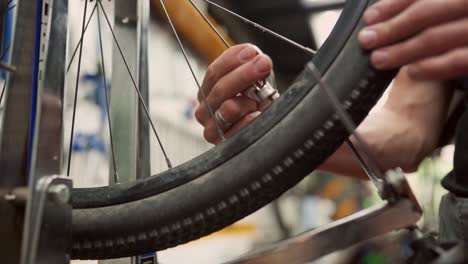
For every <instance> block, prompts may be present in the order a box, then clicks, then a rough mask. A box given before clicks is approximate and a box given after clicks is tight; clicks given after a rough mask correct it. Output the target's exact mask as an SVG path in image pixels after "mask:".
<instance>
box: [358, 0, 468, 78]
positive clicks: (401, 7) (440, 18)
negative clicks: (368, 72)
mask: <svg viewBox="0 0 468 264" xmlns="http://www.w3.org/2000/svg"><path fill="white" fill-rule="evenodd" d="M364 20H365V21H366V23H367V24H368V26H367V27H366V28H364V29H363V30H362V31H361V32H360V34H359V41H360V43H361V45H362V46H363V47H364V48H367V49H374V51H373V52H372V55H371V62H372V64H373V65H374V66H375V67H376V68H378V69H390V68H396V67H400V66H403V65H409V67H408V73H409V74H410V76H411V77H413V78H417V79H432V80H436V79H438V80H443V79H450V78H453V77H459V76H463V75H468V0H381V1H379V2H377V3H376V4H374V5H373V6H371V7H370V8H369V9H368V10H367V11H366V12H365V13H364Z"/></svg>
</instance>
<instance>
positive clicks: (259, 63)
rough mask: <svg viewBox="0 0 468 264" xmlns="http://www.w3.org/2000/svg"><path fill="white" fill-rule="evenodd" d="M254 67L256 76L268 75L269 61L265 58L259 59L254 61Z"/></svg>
mask: <svg viewBox="0 0 468 264" xmlns="http://www.w3.org/2000/svg"><path fill="white" fill-rule="evenodd" d="M254 67H255V71H256V72H257V73H258V74H264V73H269V72H270V70H271V64H270V61H269V60H268V59H267V58H265V57H259V59H258V60H256V61H255V64H254Z"/></svg>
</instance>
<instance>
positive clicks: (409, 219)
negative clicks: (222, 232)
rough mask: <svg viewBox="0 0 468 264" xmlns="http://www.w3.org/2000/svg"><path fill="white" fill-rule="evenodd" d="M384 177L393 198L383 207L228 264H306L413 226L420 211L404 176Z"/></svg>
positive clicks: (392, 174) (366, 211) (370, 209)
mask: <svg viewBox="0 0 468 264" xmlns="http://www.w3.org/2000/svg"><path fill="white" fill-rule="evenodd" d="M385 177H386V178H387V181H386V182H387V185H386V186H385V187H384V188H385V190H386V192H388V193H391V194H392V195H390V197H392V199H390V200H388V201H387V202H386V203H385V204H382V205H377V206H374V207H371V208H369V209H366V210H363V211H360V212H357V213H355V214H353V215H350V216H348V217H345V218H343V219H341V220H338V221H335V222H332V223H330V224H328V225H325V226H323V227H320V228H317V229H314V230H311V231H308V232H305V233H303V234H301V235H299V236H297V237H294V238H291V239H289V240H286V241H282V242H279V243H275V244H272V245H270V246H268V247H265V248H263V249H260V250H257V251H254V252H252V253H249V254H246V255H245V256H243V257H240V258H239V259H237V260H234V261H232V262H229V264H234V263H236V264H238V263H248V264H254V263H269V264H275V263H278V264H280V263H281V264H282V263H289V264H294V263H298V264H300V263H306V262H309V261H313V260H316V259H318V258H320V257H322V256H325V255H327V254H329V253H332V252H335V251H337V250H341V249H345V248H348V247H350V246H353V245H356V244H357V243H359V242H363V241H366V240H368V239H371V238H374V237H377V236H379V235H382V234H386V233H388V232H391V231H395V230H399V229H403V228H409V227H411V226H414V225H415V224H416V222H417V221H418V220H419V219H420V217H421V215H422V209H421V206H420V205H419V203H418V201H417V200H416V199H415V196H414V194H413V192H412V191H411V188H410V187H409V185H408V182H407V181H406V179H405V176H404V175H403V173H401V170H399V169H397V170H393V171H389V172H388V173H387V174H386V175H385Z"/></svg>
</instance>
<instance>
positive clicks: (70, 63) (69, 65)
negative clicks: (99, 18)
mask: <svg viewBox="0 0 468 264" xmlns="http://www.w3.org/2000/svg"><path fill="white" fill-rule="evenodd" d="M96 9H97V3H96V4H95V5H94V8H93V11H91V15H89V19H88V22H86V26H85V29H84V31H85V33H86V31H87V30H88V26H89V23H90V22H91V19H92V18H93V15H94V12H95V11H96ZM82 37H83V36H82ZM82 43H83V38H80V41H78V44H76V47H75V49H74V50H73V55H72V57H71V59H70V62H69V63H68V66H67V73H68V71H70V68H71V65H72V63H73V61H74V60H75V56H76V52H78V48H79V47H81V44H82Z"/></svg>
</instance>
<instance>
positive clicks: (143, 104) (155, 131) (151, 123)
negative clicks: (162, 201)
mask: <svg viewBox="0 0 468 264" xmlns="http://www.w3.org/2000/svg"><path fill="white" fill-rule="evenodd" d="M97 3H99V6H100V8H101V10H102V13H103V14H104V18H105V19H106V22H107V25H108V27H109V30H110V31H111V33H112V37H113V39H114V43H115V44H116V46H117V49H118V50H119V53H120V56H121V57H122V60H123V62H124V65H125V68H126V69H127V72H128V74H129V76H130V79H131V80H132V83H133V87H134V88H135V91H136V93H137V94H138V99H139V101H140V103H141V106H143V109H144V111H145V114H146V117H147V118H148V121H149V123H150V125H151V128H152V130H153V133H154V135H155V136H156V139H157V141H158V144H159V147H160V148H161V151H162V153H163V155H164V158H165V160H166V164H167V167H169V169H170V168H172V163H171V161H170V160H169V157H168V156H167V153H166V150H165V148H164V146H163V144H162V142H161V139H160V137H159V134H158V132H157V130H156V127H155V125H154V123H153V120H152V119H151V116H150V113H149V110H148V107H147V106H146V103H145V100H143V96H142V95H141V92H140V89H139V88H138V85H137V84H136V82H135V78H133V74H132V72H131V70H130V67H129V65H128V62H127V60H126V58H125V55H124V54H123V51H122V48H121V47H120V44H119V41H118V40H117V36H116V35H115V32H114V30H113V29H112V24H111V23H110V21H109V18H108V16H107V13H106V11H105V10H104V7H103V5H102V3H101V0H98V1H97Z"/></svg>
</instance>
